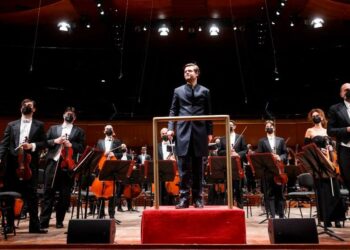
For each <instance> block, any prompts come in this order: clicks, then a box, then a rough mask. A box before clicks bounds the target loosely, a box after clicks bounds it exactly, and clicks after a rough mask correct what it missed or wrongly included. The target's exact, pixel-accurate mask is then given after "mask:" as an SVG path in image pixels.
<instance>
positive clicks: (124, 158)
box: [116, 143, 133, 212]
mask: <svg viewBox="0 0 350 250" xmlns="http://www.w3.org/2000/svg"><path fill="white" fill-rule="evenodd" d="M116 157H117V159H118V160H122V161H131V160H132V159H133V157H132V155H131V154H128V148H127V146H126V144H124V143H123V144H121V152H120V153H117V154H116ZM117 185H118V186H117V197H116V198H117V204H118V212H124V210H123V208H122V199H121V197H122V194H123V193H124V189H125V186H126V185H125V183H122V182H118V183H117ZM126 203H127V207H128V211H133V209H132V198H130V197H128V198H126Z"/></svg>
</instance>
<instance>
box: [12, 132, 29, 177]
mask: <svg viewBox="0 0 350 250" xmlns="http://www.w3.org/2000/svg"><path fill="white" fill-rule="evenodd" d="M27 142H28V137H25V138H24V142H23V143H22V144H21V145H20V146H19V147H18V148H17V149H18V155H17V160H18V167H17V169H16V174H17V177H18V179H19V180H20V181H27V180H29V179H31V178H32V169H31V168H30V162H31V161H32V156H31V154H29V153H27V152H25V150H24V149H23V144H24V143H27Z"/></svg>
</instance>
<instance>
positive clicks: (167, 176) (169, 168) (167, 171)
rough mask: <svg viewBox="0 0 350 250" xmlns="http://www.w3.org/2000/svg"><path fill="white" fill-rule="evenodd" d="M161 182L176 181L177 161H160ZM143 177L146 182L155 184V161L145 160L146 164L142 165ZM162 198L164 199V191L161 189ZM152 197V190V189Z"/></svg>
mask: <svg viewBox="0 0 350 250" xmlns="http://www.w3.org/2000/svg"><path fill="white" fill-rule="evenodd" d="M158 167H159V181H160V182H166V181H174V179H175V175H176V169H177V165H176V161H172V160H159V161H158ZM141 177H142V178H143V179H144V181H145V182H148V183H153V182H154V172H153V161H152V160H145V162H144V164H143V165H141ZM159 190H160V197H162V195H163V194H162V189H161V188H160V189H159ZM151 196H152V189H151ZM158 198H159V197H158Z"/></svg>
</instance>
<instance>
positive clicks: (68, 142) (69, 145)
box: [64, 140, 72, 148]
mask: <svg viewBox="0 0 350 250" xmlns="http://www.w3.org/2000/svg"><path fill="white" fill-rule="evenodd" d="M64 146H65V147H67V148H71V147H72V143H71V142H70V141H69V140H65V141H64Z"/></svg>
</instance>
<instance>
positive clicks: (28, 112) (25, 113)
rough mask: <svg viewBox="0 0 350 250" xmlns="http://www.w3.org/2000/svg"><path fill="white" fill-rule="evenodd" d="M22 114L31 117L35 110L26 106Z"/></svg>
mask: <svg viewBox="0 0 350 250" xmlns="http://www.w3.org/2000/svg"><path fill="white" fill-rule="evenodd" d="M21 112H22V114H23V115H29V114H31V113H32V112H33V109H32V107H30V106H24V107H22V109H21Z"/></svg>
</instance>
